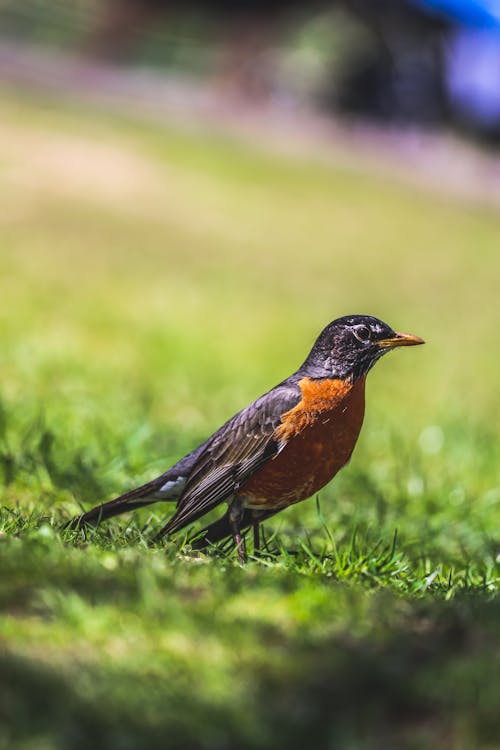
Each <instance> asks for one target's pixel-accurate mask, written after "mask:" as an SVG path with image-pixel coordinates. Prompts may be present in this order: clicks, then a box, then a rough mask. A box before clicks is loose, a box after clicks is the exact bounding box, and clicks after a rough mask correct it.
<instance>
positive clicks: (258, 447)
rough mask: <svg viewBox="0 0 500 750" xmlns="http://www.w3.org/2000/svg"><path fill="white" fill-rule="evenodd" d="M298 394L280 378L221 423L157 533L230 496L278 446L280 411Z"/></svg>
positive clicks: (185, 522) (175, 528)
mask: <svg viewBox="0 0 500 750" xmlns="http://www.w3.org/2000/svg"><path fill="white" fill-rule="evenodd" d="M300 399H301V392H300V388H299V387H298V385H297V384H296V383H294V382H287V383H283V384H281V385H279V386H277V387H276V388H274V389H273V390H272V391H269V392H268V393H266V394H265V395H264V396H261V398H259V399H257V401H254V402H253V403H252V404H250V406H248V407H247V408H246V409H243V411H241V412H239V413H238V414H236V415H235V416H234V417H233V418H232V419H230V420H229V421H228V422H226V424H224V425H223V426H222V427H221V428H220V429H219V430H218V431H217V432H216V433H215V434H214V435H213V436H212V438H210V439H209V440H208V441H207V443H206V444H205V449H204V450H203V451H202V452H201V453H200V455H199V456H198V457H197V460H196V462H195V463H194V465H193V467H192V469H191V471H190V474H189V476H188V478H187V482H186V485H185V487H184V490H183V493H182V495H181V497H180V499H179V503H178V505H177V511H176V513H175V514H174V516H173V517H172V518H171V519H170V521H169V522H168V523H167V525H166V526H165V527H164V528H163V529H162V530H161V531H160V533H159V535H158V536H163V535H164V534H169V533H171V532H173V531H178V530H179V529H182V528H183V527H184V526H187V525H188V524H189V523H192V522H193V521H195V520H196V519H198V518H200V517H201V516H202V515H204V514H205V513H208V511H209V510H211V509H212V508H215V506H216V505H218V504H219V503H221V502H223V501H225V500H228V499H229V498H230V497H231V496H232V495H234V494H235V493H236V492H237V490H238V487H239V486H240V485H241V484H243V483H244V482H245V481H246V480H247V479H249V478H250V477H251V476H252V475H253V474H254V473H255V472H256V471H257V470H258V469H259V468H260V467H261V466H262V465H263V464H264V463H265V462H266V461H267V460H269V459H270V458H272V457H273V456H274V455H276V453H278V452H279V450H280V447H281V446H280V444H279V443H278V442H277V441H276V440H275V439H274V433H275V430H276V428H277V427H278V426H279V425H280V424H281V417H282V415H283V414H284V413H285V412H287V411H289V410H290V409H292V408H293V407H294V406H295V405H296V404H297V403H298V402H299V401H300Z"/></svg>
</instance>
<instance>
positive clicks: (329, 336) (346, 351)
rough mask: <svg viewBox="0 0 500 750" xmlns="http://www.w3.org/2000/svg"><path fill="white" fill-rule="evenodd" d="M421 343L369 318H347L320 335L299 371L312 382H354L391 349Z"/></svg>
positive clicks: (350, 316)
mask: <svg viewBox="0 0 500 750" xmlns="http://www.w3.org/2000/svg"><path fill="white" fill-rule="evenodd" d="M423 343H424V341H423V340H422V339H421V338H419V337H418V336H412V335H411V334H408V333H396V331H393V329H392V328H391V327H390V326H388V325H387V323H383V322H382V321H381V320H379V319H378V318H373V317H372V316H371V315H347V316H345V317H344V318H337V320H334V321H333V322H332V323H330V324H329V325H327V326H326V328H325V329H324V330H323V331H322V332H321V333H320V335H319V336H318V338H317V339H316V342H315V344H314V346H313V348H312V350H311V353H310V354H309V356H308V358H307V359H306V361H305V362H304V364H303V365H302V367H301V368H300V371H301V372H303V373H304V374H307V375H309V376H310V377H313V378H326V377H330V378H331V377H333V378H342V379H345V378H350V379H351V380H356V379H357V378H360V377H363V376H364V375H366V373H367V372H368V371H369V370H370V369H371V368H372V367H373V365H374V364H375V362H376V361H377V360H378V359H380V357H382V355H384V354H385V353H386V352H388V351H390V350H391V349H394V348H395V347H397V346H415V345H416V344H423Z"/></svg>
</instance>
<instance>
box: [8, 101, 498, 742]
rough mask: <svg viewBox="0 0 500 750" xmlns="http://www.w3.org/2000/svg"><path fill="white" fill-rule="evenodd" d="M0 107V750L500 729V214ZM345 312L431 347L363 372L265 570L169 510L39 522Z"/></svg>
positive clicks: (180, 430) (47, 107)
mask: <svg viewBox="0 0 500 750" xmlns="http://www.w3.org/2000/svg"><path fill="white" fill-rule="evenodd" d="M0 112H1V125H0V134H1V138H0V165H1V167H0V199H1V205H2V211H1V216H0V235H1V236H0V242H1V253H0V295H1V296H0V298H1V300H2V304H1V306H0V344H1V345H0V372H1V380H0V397H1V401H0V404H1V409H0V477H1V479H2V498H1V505H2V511H1V516H0V529H1V531H0V570H1V571H2V574H1V576H0V604H1V606H2V612H3V616H2V619H1V620H0V643H1V645H2V649H1V655H0V662H1V663H0V747H2V748H3V747H5V748H9V750H10V748H22V749H23V750H27V749H28V748H35V747H36V748H37V750H38V749H39V748H47V749H50V750H52V748H63V747H64V748H66V747H69V746H71V747H74V748H76V749H77V750H79V748H90V747H93V748H101V747H102V748H120V749H121V748H136V747H148V748H156V747H158V748H159V747H162V748H165V747H172V748H177V747H179V746H180V745H181V744H182V746H183V747H186V748H225V747H227V748H233V747H241V748H243V747H249V748H250V747H252V748H254V747H255V748H258V747H270V746H275V747H277V748H280V747H287V748H291V747H292V748H293V747H303V746H304V745H305V744H309V745H311V746H315V747H328V748H335V749H336V748H348V749H350V748H352V749H353V750H354V749H355V748H356V749H358V748H363V749H364V748H370V749H371V748H379V747H380V748H398V749H399V748H440V749H441V748H453V750H455V749H457V750H461V749H462V748H464V749H465V748H470V747H474V748H493V747H496V746H497V745H498V744H499V742H500V732H499V728H498V705H497V697H498V691H499V689H500V684H499V678H498V674H499V672H498V657H499V646H500V641H499V636H498V632H499V630H498V626H499V621H500V612H499V604H498V602H499V599H498V591H499V580H500V575H499V573H500V570H499V564H498V552H499V543H498V528H499V521H500V488H499V480H498V465H499V459H500V442H499V440H498V430H497V428H496V424H497V422H498V418H499V416H500V413H499V411H500V406H499V402H498V393H497V380H498V378H497V373H498V366H499V357H500V353H499V350H498V343H497V342H498V323H499V303H498V278H499V260H498V253H497V248H498V245H499V241H500V221H499V219H498V216H496V215H495V214H494V213H493V212H491V211H489V210H486V209H484V208H482V207H480V206H470V205H465V204H459V203H455V202H453V201H451V200H448V199H447V198H446V197H443V196H440V195H438V194H435V195H428V194H424V193H423V192H420V191H418V190H416V189H410V188H408V187H406V186H404V185H402V184H396V183H393V182H391V181H389V180H388V179H387V180H384V179H381V178H380V177H375V176H373V175H368V174H365V173H363V172H362V171H360V172H359V173H358V172H355V171H352V170H351V171H349V170H348V169H345V168H339V167H335V166H333V165H328V164H324V163H314V162H306V161H301V160H300V159H298V158H297V159H292V158H286V157H278V156H275V155H273V154H272V153H268V152H267V151H265V150H264V149H259V148H257V147H250V146H244V145H241V144H239V143H237V142H233V141H231V140H229V139H227V138H222V137H221V136H218V135H216V134H210V133H206V132H196V131H193V132H189V133H188V132H186V133H182V132H180V131H176V130H173V129H172V130H169V129H164V128H160V127H156V126H153V125H146V124H143V123H139V122H136V121H134V120H132V119H126V118H118V117H112V116H110V115H105V114H102V113H98V112H89V111H85V110H83V109H78V108H77V107H73V108H69V107H63V106H62V105H56V104H55V103H53V102H48V101H45V100H44V101H37V100H36V99H32V100H27V99H20V98H18V97H16V96H15V95H14V94H13V93H12V92H10V93H9V92H4V95H3V97H2V103H1V104H0ZM352 312H367V313H371V314H375V315H378V316H380V317H382V318H384V319H386V320H387V321H388V322H389V323H390V324H391V325H393V326H395V327H396V328H399V329H402V330H409V331H411V332H413V333H416V334H419V335H421V336H423V337H424V338H426V339H427V340H428V343H427V345H426V346H425V347H423V348H421V349H418V350H415V351H410V350H408V351H404V352H399V353H398V354H394V355H391V356H390V357H387V358H386V359H384V361H383V362H381V363H380V364H379V365H377V368H376V369H375V370H374V372H373V373H372V374H371V375H370V382H369V386H368V394H367V395H368V405H367V406H368V408H367V416H366V422H365V426H364V429H363V432H362V435H361V438H360V441H359V445H358V447H357V449H356V452H355V454H354V457H353V460H352V463H351V465H350V466H349V467H348V468H347V469H345V470H344V471H343V472H342V473H341V475H339V477H338V478H337V479H336V480H335V482H334V483H332V486H331V487H328V488H326V489H325V490H324V491H323V492H322V493H321V494H320V497H319V501H318V503H315V502H314V500H312V501H309V502H308V503H304V504H302V505H301V506H298V507H297V508H294V509H292V510H290V511H287V512H286V513H283V514H281V515H280V516H279V517H278V518H276V519H273V520H272V521H271V522H270V523H269V524H268V525H267V538H268V545H269V555H268V556H266V557H265V558H264V559H262V560H260V561H252V562H251V563H250V564H249V565H248V566H247V567H246V568H245V569H242V568H240V567H239V566H238V564H237V563H236V561H235V560H234V556H231V555H229V556H228V555H224V554H222V553H220V552H217V551H215V550H214V551H213V553H211V554H209V555H207V556H204V557H199V558H193V557H191V556H190V555H189V549H188V548H185V547H184V546H183V539H177V540H175V541H174V542H168V543H166V544H165V545H160V546H155V545H151V543H150V539H151V538H152V536H153V533H154V530H155V529H156V528H158V527H159V525H160V524H161V522H162V520H163V519H164V518H165V513H166V512H167V511H168V508H166V509H165V508H163V507H153V509H152V510H151V511H150V510H144V511H143V512H142V513H141V514H135V515H134V516H133V517H130V518H128V519H127V518H125V519H117V520H115V521H113V522H112V523H109V524H108V525H106V526H105V527H103V528H102V529H99V530H97V531H94V532H91V533H89V534H88V535H87V538H84V536H83V535H81V534H77V533H75V532H68V531H66V532H64V531H61V530H60V529H61V525H62V522H63V521H64V520H65V519H67V518H69V517H70V516H71V515H72V514H74V513H75V512H77V511H78V509H79V507H80V504H85V505H87V504H92V503H95V502H96V501H98V500H101V499H104V498H108V497H111V496H113V494H115V493H119V492H122V491H123V490H125V489H127V488H129V487H131V486H133V485H134V484H136V483H139V482H141V481H143V480H146V479H148V478H150V477H152V476H154V475H155V474H156V473H159V472H160V471H163V470H164V469H165V468H166V467H167V466H168V465H169V464H170V463H171V462H173V461H174V460H175V459H176V458H178V457H180V456H181V455H182V454H183V453H184V452H186V451H187V450H189V449H190V448H192V447H194V446H195V445H196V444H197V443H198V442H199V441H200V440H202V439H203V438H204V437H205V436H206V435H208V434H209V433H210V431H211V430H212V429H214V428H216V427H217V426H218V425H219V424H220V423H221V422H222V421H223V420H225V419H226V418H228V417H229V416H231V414H232V413H234V412H235V411H236V410H238V409H239V408H241V407H242V406H244V405H245V404H246V403H248V402H249V401H250V400H251V399H252V398H254V397H256V396H257V395H259V394H260V393H261V392H263V391H264V390H265V389H267V388H269V387H271V386H272V385H274V383H275V382H277V381H278V380H280V379H281V378H283V377H284V376H286V375H287V374H288V373H290V372H291V371H292V370H293V369H294V368H295V367H296V366H297V365H298V364H300V362H301V361H302V359H303V357H304V356H305V354H306V353H307V351H308V348H309V346H310V345H311V343H312V341H313V339H314V337H315V335H316V334H317V332H318V331H319V329H320V328H321V327H322V326H323V325H324V324H325V323H327V322H328V321H329V320H331V319H333V318H334V317H336V316H337V315H341V314H347V313H352ZM396 529H397V534H396Z"/></svg>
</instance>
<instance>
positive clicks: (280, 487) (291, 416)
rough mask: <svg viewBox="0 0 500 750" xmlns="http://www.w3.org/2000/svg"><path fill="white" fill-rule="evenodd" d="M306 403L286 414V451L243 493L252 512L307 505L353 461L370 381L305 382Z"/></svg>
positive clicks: (282, 436)
mask: <svg viewBox="0 0 500 750" xmlns="http://www.w3.org/2000/svg"><path fill="white" fill-rule="evenodd" d="M299 386H300V389H301V392H302V399H301V401H300V402H299V403H298V404H297V406H295V407H294V408H293V409H290V411H288V412H286V414H284V415H283V417H282V420H281V425H280V426H279V427H278V428H277V430H276V433H275V437H276V439H277V440H280V441H281V442H282V443H284V447H283V448H282V450H281V451H280V452H279V453H278V454H277V455H276V456H275V457H274V458H272V459H271V460H270V461H268V463H267V464H265V466H263V467H262V468H261V469H260V470H259V471H258V472H257V473H256V474H255V475H254V476H253V477H252V478H251V479H250V480H249V481H248V482H246V484H244V485H242V486H241V487H240V490H239V494H240V496H242V497H244V498H245V501H246V505H247V507H250V508H268V509H271V508H281V507H286V506H287V505H290V504H292V503H297V502H299V501H300V500H305V499H306V498H307V497H310V496H311V495H313V494H314V493H315V492H318V490H320V489H321V488H322V487H324V486H325V484H327V483H328V482H329V481H330V480H331V479H332V478H333V477H334V476H335V474H336V473H337V472H338V471H339V470H340V469H341V468H342V467H343V466H344V465H345V464H346V463H347V462H348V461H349V459H350V457H351V454H352V452H353V450H354V446H355V445H356V440H357V439H358V435H359V431H360V430H361V425H362V424H363V416H364V411H365V383H364V379H362V380H358V381H356V382H355V383H354V384H353V383H347V382H345V381H342V380H320V381H317V380H311V379H310V378H303V379H302V380H301V381H300V382H299Z"/></svg>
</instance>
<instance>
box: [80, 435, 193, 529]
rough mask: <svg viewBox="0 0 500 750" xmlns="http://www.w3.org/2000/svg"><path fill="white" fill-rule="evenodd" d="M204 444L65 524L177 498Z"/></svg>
mask: <svg viewBox="0 0 500 750" xmlns="http://www.w3.org/2000/svg"><path fill="white" fill-rule="evenodd" d="M203 448H204V444H202V445H200V446H198V448H196V449H195V450H194V451H192V452H191V453H188V455H187V456H184V458H181V460H180V461H178V462H177V463H176V464H174V466H172V467H171V468H170V469H168V471H166V472H165V473H164V474H162V475H161V476H159V477H157V478H156V479H152V480H151V481H150V482H146V484H142V485H141V486H140V487H136V488H135V489H134V490H130V492H125V494H124V495H120V496H119V497H116V498H115V499H114V500H108V502H107V503H101V504H100V505H96V507H95V508H91V509H90V510H88V511H87V512H86V513H82V514H81V515H80V516H76V517H75V518H73V519H71V521H69V522H68V523H67V524H66V527H67V528H68V527H69V528H71V529H75V528H78V527H79V526H83V525H85V524H99V523H100V522H101V521H106V520H107V519H108V518H113V516H118V515H119V514H120V513H127V512H128V511H129V510H135V509H136V508H142V507H143V506H145V505H151V504H152V503H156V502H159V501H163V502H166V501H173V502H177V500H178V499H179V497H180V496H181V494H182V490H183V489H184V486H185V484H186V478H187V476H188V475H189V472H190V471H191V468H192V467H193V465H194V463H195V461H196V459H197V457H198V456H199V454H200V453H201V451H202V450H203Z"/></svg>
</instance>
